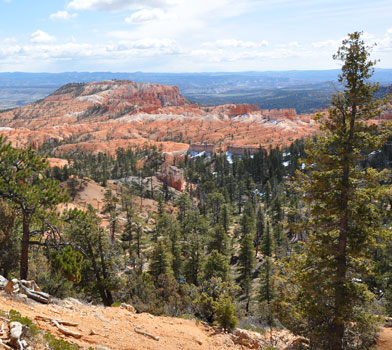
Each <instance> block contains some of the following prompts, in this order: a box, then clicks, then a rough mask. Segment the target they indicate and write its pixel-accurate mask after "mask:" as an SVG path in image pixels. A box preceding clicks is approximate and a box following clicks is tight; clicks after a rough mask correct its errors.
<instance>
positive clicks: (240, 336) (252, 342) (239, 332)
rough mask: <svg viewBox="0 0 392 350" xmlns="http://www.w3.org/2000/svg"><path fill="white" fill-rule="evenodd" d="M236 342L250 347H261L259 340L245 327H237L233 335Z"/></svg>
mask: <svg viewBox="0 0 392 350" xmlns="http://www.w3.org/2000/svg"><path fill="white" fill-rule="evenodd" d="M232 340H233V342H234V344H238V345H242V346H245V347H247V348H248V349H260V344H259V341H258V340H257V339H255V338H253V337H252V335H251V334H250V333H249V332H248V331H246V330H244V329H238V328H237V329H236V330H235V331H234V333H233V335H232Z"/></svg>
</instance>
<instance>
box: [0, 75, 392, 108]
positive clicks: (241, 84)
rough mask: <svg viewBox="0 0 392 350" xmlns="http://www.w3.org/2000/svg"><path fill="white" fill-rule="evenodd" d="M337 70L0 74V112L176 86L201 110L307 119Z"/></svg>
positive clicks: (327, 95)
mask: <svg viewBox="0 0 392 350" xmlns="http://www.w3.org/2000/svg"><path fill="white" fill-rule="evenodd" d="M337 74H338V70H319V71H315V70H313V71H301V70H298V71H269V72H268V71H265V72H232V73H223V72H215V73H213V72H212V73H177V74H174V73H142V72H135V73H113V72H92V73H88V72H68V73H56V74H54V73H52V74H51V73H22V72H19V73H0V110H1V109H5V108H10V107H17V106H23V105H25V104H27V103H31V102H34V101H36V100H38V99H40V98H44V97H46V96H47V95H49V94H50V93H52V92H53V91H55V90H56V89H58V88H59V87H61V86H63V85H65V84H67V83H70V82H79V83H87V82H93V81H102V80H111V79H117V80H118V79H121V80H124V79H126V80H132V81H135V82H147V83H158V84H164V85H174V86H178V87H179V89H180V91H181V93H182V94H183V95H184V96H185V97H186V98H188V99H190V100H192V101H195V102H197V103H201V104H205V105H212V106H214V105H217V104H226V103H249V104H255V105H259V106H261V108H264V109H267V108H268V109H276V108H295V109H296V110H297V112H298V113H311V112H313V111H314V110H318V109H320V108H325V107H327V106H329V105H330V101H331V96H332V94H333V93H334V92H335V88H336V84H337V81H336V77H337ZM374 80H375V81H378V82H380V84H381V85H388V84H391V83H392V70H391V69H376V72H375V76H374Z"/></svg>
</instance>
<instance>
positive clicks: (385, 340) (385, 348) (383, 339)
mask: <svg viewBox="0 0 392 350" xmlns="http://www.w3.org/2000/svg"><path fill="white" fill-rule="evenodd" d="M377 350H392V328H382V330H381V333H380V337H379V339H378V344H377Z"/></svg>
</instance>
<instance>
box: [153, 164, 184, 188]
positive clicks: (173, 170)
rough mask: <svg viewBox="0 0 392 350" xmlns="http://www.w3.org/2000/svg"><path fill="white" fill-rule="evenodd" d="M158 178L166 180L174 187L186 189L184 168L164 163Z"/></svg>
mask: <svg viewBox="0 0 392 350" xmlns="http://www.w3.org/2000/svg"><path fill="white" fill-rule="evenodd" d="M158 178H159V179H160V180H161V181H163V182H166V183H167V184H168V185H169V186H170V187H173V188H175V189H176V190H178V191H181V192H182V191H184V188H185V178H184V169H179V168H177V167H176V166H174V165H170V164H163V166H162V172H161V173H160V174H158Z"/></svg>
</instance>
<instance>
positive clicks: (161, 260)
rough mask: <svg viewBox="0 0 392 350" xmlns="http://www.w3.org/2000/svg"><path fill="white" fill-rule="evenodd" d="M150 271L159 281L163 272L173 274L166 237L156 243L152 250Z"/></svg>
mask: <svg viewBox="0 0 392 350" xmlns="http://www.w3.org/2000/svg"><path fill="white" fill-rule="evenodd" d="M149 273H150V275H151V276H153V277H154V279H155V281H157V279H158V277H159V276H160V275H162V274H172V273H173V270H172V267H171V255H170V253H169V251H168V249H167V246H166V242H165V241H164V239H159V240H158V242H156V243H155V247H154V250H153V251H152V255H151V261H150V268H149Z"/></svg>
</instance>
